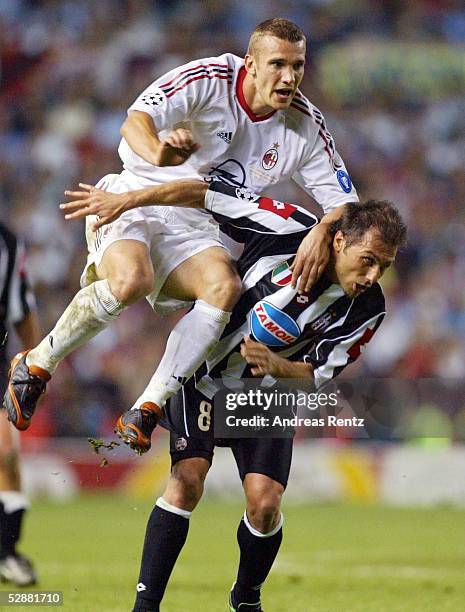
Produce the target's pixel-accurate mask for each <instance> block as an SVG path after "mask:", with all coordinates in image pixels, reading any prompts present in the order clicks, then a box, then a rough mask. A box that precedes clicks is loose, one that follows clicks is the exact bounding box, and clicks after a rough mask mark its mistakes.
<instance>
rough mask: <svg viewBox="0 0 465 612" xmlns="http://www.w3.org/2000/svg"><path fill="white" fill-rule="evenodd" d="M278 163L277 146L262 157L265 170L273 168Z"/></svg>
mask: <svg viewBox="0 0 465 612" xmlns="http://www.w3.org/2000/svg"><path fill="white" fill-rule="evenodd" d="M277 163H278V150H277V149H276V148H275V147H272V148H271V149H268V151H267V152H266V153H265V155H264V156H263V157H262V166H263V168H264V169H265V170H271V169H272V168H274V167H275V166H276V164H277Z"/></svg>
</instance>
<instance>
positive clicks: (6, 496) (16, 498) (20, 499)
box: [0, 491, 30, 514]
mask: <svg viewBox="0 0 465 612" xmlns="http://www.w3.org/2000/svg"><path fill="white" fill-rule="evenodd" d="M0 502H1V503H2V504H3V508H4V510H5V514H13V512H16V511H17V510H26V509H27V508H29V505H30V504H29V500H28V499H27V497H26V496H25V495H24V493H21V491H0Z"/></svg>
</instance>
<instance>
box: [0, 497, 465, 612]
mask: <svg viewBox="0 0 465 612" xmlns="http://www.w3.org/2000/svg"><path fill="white" fill-rule="evenodd" d="M150 510H151V504H150V503H149V502H140V501H134V500H128V499H127V498H120V497H115V496H112V497H110V496H105V495H101V496H86V497H82V498H80V499H78V500H76V501H74V502H72V503H66V504H54V503H51V502H46V501H42V502H36V503H35V504H34V507H33V510H32V511H31V512H30V515H29V517H28V521H27V524H26V527H25V537H24V541H23V547H22V549H23V551H24V552H25V553H26V554H28V555H30V556H31V557H32V558H33V559H34V560H35V562H36V563H37V568H38V570H39V572H40V576H41V583H40V588H41V589H44V590H61V591H63V592H64V606H63V608H59V609H62V610H63V609H64V610H67V611H68V610H69V611H71V610H72V611H76V612H77V611H79V612H119V611H129V610H131V609H132V604H133V601H134V592H135V584H136V581H137V574H138V569H139V558H140V551H141V546H142V540H143V534H144V530H145V524H146V520H147V517H148V514H149V512H150ZM242 511H243V506H242V504H241V503H240V502H229V503H226V502H219V501H213V500H211V499H208V500H204V502H203V503H202V504H201V505H200V506H199V508H198V509H197V510H196V512H195V513H194V515H193V517H192V519H191V529H190V533H189V537H188V541H187V544H186V546H185V548H184V550H183V552H182V554H181V557H180V558H179V561H178V565H177V567H176V569H175V572H174V574H173V577H172V580H171V583H170V584H169V586H168V590H167V594H166V597H165V601H164V606H162V610H163V611H164V612H226V610H227V609H228V608H227V594H228V590H229V588H230V586H231V583H232V582H233V579H234V575H235V570H236V564H237V557H238V553H237V548H236V540H235V538H236V526H237V523H238V520H239V518H240V516H241V513H242ZM284 513H285V526H284V527H285V531H284V542H283V546H282V548H281V551H280V554H279V557H278V560H277V562H276V564H275V567H274V568H273V570H272V573H271V575H270V577H269V579H268V582H267V584H266V588H264V590H263V606H264V609H265V611H266V612H278V611H279V612H336V611H337V612H372V611H373V612H397V611H399V612H400V611H402V612H403V611H405V612H415V611H421V612H436V611H437V612H448V611H454V612H459V611H460V612H461V611H463V610H464V609H465V511H464V510H456V509H453V508H436V509H428V510H421V509H415V510H414V509H411V510H410V509H393V508H384V507H379V506H354V505H303V504H301V505H294V504H290V503H289V504H287V505H286V504H285V505H284ZM0 588H1V589H3V590H7V586H6V585H1V587H0ZM4 609H7V608H4ZM8 609H16V610H31V607H27V608H26V607H24V606H20V607H18V606H15V607H14V608H13V607H10V608H8Z"/></svg>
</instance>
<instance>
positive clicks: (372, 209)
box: [331, 200, 407, 248]
mask: <svg viewBox="0 0 465 612" xmlns="http://www.w3.org/2000/svg"><path fill="white" fill-rule="evenodd" d="M370 229H376V230H378V232H379V235H380V238H381V240H382V241H383V242H384V244H386V245H387V246H390V247H394V248H397V247H401V246H402V245H403V244H405V241H406V240H407V227H406V225H405V223H404V221H403V219H402V216H401V214H400V212H399V211H398V210H397V208H396V207H395V206H394V204H392V203H391V202H387V201H385V200H368V202H364V203H363V204H357V203H356V202H351V203H349V204H346V205H345V207H344V212H343V215H342V217H341V218H340V219H338V220H337V221H335V222H334V223H333V224H332V226H331V233H332V235H333V236H334V234H335V233H336V232H337V231H338V230H340V231H341V232H342V233H343V235H344V238H345V240H346V245H347V246H350V245H351V244H354V242H358V241H360V240H361V239H362V238H363V236H364V235H365V234H366V232H367V231H368V230H370Z"/></svg>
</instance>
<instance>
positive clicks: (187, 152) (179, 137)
mask: <svg viewBox="0 0 465 612" xmlns="http://www.w3.org/2000/svg"><path fill="white" fill-rule="evenodd" d="M199 148H200V145H198V144H197V143H196V142H194V137H193V135H192V132H191V131H190V130H186V129H184V128H178V129H177V130H173V131H172V132H170V133H169V134H168V136H167V137H166V138H165V139H164V140H160V143H159V145H158V147H157V154H156V160H155V165H157V166H179V165H181V164H183V163H184V162H185V161H186V160H187V159H189V157H190V156H191V155H192V154H193V153H195V152H196V151H198V150H199Z"/></svg>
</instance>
